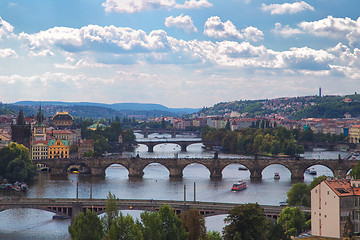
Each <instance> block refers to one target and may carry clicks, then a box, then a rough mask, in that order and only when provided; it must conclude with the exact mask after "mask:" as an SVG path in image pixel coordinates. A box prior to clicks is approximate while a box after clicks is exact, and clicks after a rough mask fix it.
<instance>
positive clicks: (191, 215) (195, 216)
mask: <svg viewBox="0 0 360 240" xmlns="http://www.w3.org/2000/svg"><path fill="white" fill-rule="evenodd" d="M180 218H181V220H182V222H183V227H184V228H185V230H186V231H187V232H188V240H198V239H206V226H205V217H204V216H203V215H201V214H200V212H199V210H197V209H190V210H189V211H186V212H183V213H182V214H181V215H180Z"/></svg>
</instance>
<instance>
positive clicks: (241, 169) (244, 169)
mask: <svg viewBox="0 0 360 240" xmlns="http://www.w3.org/2000/svg"><path fill="white" fill-rule="evenodd" d="M238 170H240V171H246V170H248V169H247V168H246V167H243V166H240V167H239V168H238Z"/></svg>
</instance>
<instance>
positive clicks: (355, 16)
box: [0, 0, 360, 108]
mask: <svg viewBox="0 0 360 240" xmlns="http://www.w3.org/2000/svg"><path fill="white" fill-rule="evenodd" d="M359 9H360V1H359V0H341V1H339V0H317V1H309V0H306V1H291V0H287V1H277V0H61V1H59V0H46V1H44V0H32V1H28V0H11V1H8V0H1V1H0V101H1V102H3V103H13V102H16V101H22V100H33V101H71V102H83V101H86V102H99V103H158V104H163V105H165V106H167V107H175V108H185V107H193V108H200V107H203V106H207V107H210V106H212V105H214V104H216V103H219V102H228V101H235V100H249V99H272V98H278V97H296V96H309V95H317V94H318V89H319V87H321V88H322V93H323V94H324V95H346V94H353V93H354V92H360V81H359V80H360V18H359V17H360V11H359Z"/></svg>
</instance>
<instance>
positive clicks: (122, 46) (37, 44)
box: [19, 25, 167, 54]
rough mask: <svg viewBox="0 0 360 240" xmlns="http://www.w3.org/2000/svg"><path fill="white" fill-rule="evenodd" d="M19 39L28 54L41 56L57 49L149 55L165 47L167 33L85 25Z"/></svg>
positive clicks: (27, 35)
mask: <svg viewBox="0 0 360 240" xmlns="http://www.w3.org/2000/svg"><path fill="white" fill-rule="evenodd" d="M19 38H20V39H21V40H23V41H24V45H25V47H26V48H27V49H29V50H30V51H33V52H34V54H35V52H38V53H40V52H41V51H44V50H46V49H49V50H50V49H51V48H52V47H57V48H59V49H62V50H64V51H67V52H81V51H94V52H97V51H100V52H113V53H114V54H116V53H124V52H130V51H131V52H149V51H153V50H165V49H166V48H167V34H166V32H165V31H163V30H154V31H151V32H150V33H149V34H146V33H145V32H144V31H142V30H133V29H131V28H122V27H115V26H107V27H101V26H97V25H88V26H85V27H82V28H81V29H75V28H66V27H54V28H51V29H48V30H46V31H41V32H39V33H35V34H27V33H20V34H19Z"/></svg>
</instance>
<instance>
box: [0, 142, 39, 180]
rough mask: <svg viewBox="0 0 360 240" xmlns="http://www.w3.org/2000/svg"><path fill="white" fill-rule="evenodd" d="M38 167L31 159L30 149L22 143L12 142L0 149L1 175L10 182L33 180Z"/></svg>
mask: <svg viewBox="0 0 360 240" xmlns="http://www.w3.org/2000/svg"><path fill="white" fill-rule="evenodd" d="M35 173H36V168H35V166H34V164H33V163H32V161H31V160H30V154H29V150H28V149H27V148H26V147H25V146H24V145H21V144H16V143H11V144H10V145H9V146H7V147H4V148H2V149H0V176H1V177H6V178H7V179H8V181H9V182H15V181H20V182H22V181H27V182H29V181H32V180H33V178H34V176H35Z"/></svg>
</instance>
